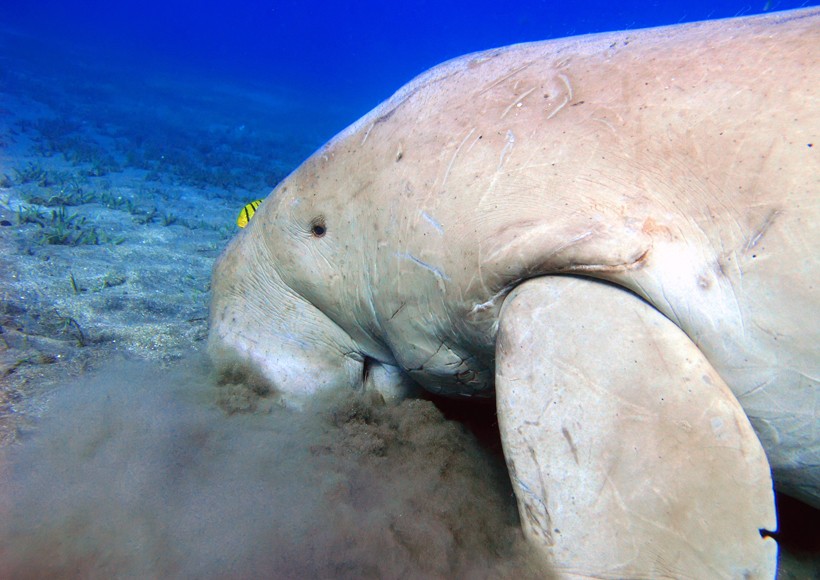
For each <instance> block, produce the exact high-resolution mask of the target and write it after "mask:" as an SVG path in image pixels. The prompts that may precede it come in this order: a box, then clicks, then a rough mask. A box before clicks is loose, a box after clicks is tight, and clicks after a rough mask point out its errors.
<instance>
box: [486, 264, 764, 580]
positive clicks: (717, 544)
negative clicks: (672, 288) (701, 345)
mask: <svg viewBox="0 0 820 580" xmlns="http://www.w3.org/2000/svg"><path fill="white" fill-rule="evenodd" d="M496 365H497V367H496V388H497V397H498V415H499V425H500V427H501V436H502V440H503V443H504V453H505V455H506V458H507V464H508V466H509V470H510V478H511V480H512V483H513V487H514V489H515V493H516V497H517V500H518V508H519V513H520V514H521V519H522V525H523V527H524V531H525V534H526V535H527V537H528V538H529V539H530V541H531V542H533V543H535V544H536V545H537V547H538V548H539V549H541V551H542V553H543V554H544V555H545V556H546V558H547V559H548V561H549V563H550V565H551V566H552V567H553V568H554V570H555V571H556V573H558V574H559V576H560V577H588V576H591V577H595V578H773V577H774V575H775V569H776V564H777V544H776V543H775V541H774V540H773V539H772V538H769V537H762V533H764V532H762V531H764V530H774V529H775V527H776V516H775V509H774V495H773V492H772V480H771V474H770V470H769V464H768V462H767V460H766V456H765V454H764V452H763V448H762V447H761V445H760V442H759V441H758V439H757V437H756V436H755V434H754V432H753V431H752V427H751V425H750V424H749V421H748V420H747V418H746V416H745V414H744V413H743V410H742V409H741V407H740V405H739V404H738V402H737V400H736V399H735V397H734V395H733V394H732V393H731V391H730V390H729V389H728V387H727V386H726V384H725V383H724V382H723V380H722V379H721V378H720V376H718V374H717V373H716V372H715V370H714V369H713V368H712V367H711V365H710V364H709V363H708V362H707V360H706V359H705V357H704V356H703V354H702V353H701V352H700V351H699V350H698V348H697V347H696V346H695V345H694V344H693V343H692V341H691V340H690V339H689V338H688V337H687V336H686V335H685V334H684V333H683V332H682V331H681V330H680V329H679V328H678V327H677V326H675V325H674V324H673V323H672V322H671V321H669V320H668V319H666V318H665V317H664V316H663V315H661V314H660V313H659V312H658V311H657V310H655V309H654V308H652V307H651V306H650V305H648V304H647V303H645V302H644V301H642V300H641V299H640V298H638V297H636V296H634V295H632V294H630V293H629V292H627V291H624V290H622V289H620V288H618V287H616V286H612V285H609V284H606V283H603V282H598V281H595V280H590V279H581V278H572V277H560V276H556V277H543V278H537V279H534V280H531V281H528V282H526V283H525V284H523V285H521V286H520V287H518V288H517V289H515V290H514V291H513V292H512V293H511V294H510V296H509V297H508V298H507V299H506V300H505V303H504V306H503V308H502V311H501V321H500V332H499V337H498V342H497V345H496Z"/></svg>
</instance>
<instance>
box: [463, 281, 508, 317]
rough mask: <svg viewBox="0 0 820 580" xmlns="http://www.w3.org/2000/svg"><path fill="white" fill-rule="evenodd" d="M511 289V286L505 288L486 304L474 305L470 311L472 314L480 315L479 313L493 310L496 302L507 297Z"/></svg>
mask: <svg viewBox="0 0 820 580" xmlns="http://www.w3.org/2000/svg"><path fill="white" fill-rule="evenodd" d="M510 289H511V288H510V286H504V287H503V288H502V289H501V290H499V291H498V292H496V293H495V294H494V295H493V296H492V297H491V298H490V299H489V300H487V301H486V302H482V303H481V304H474V305H473V307H472V308H471V309H470V314H478V313H479V312H484V311H485V310H487V309H489V308H492V307H493V306H494V305H495V302H496V300H498V299H499V298H501V297H502V296H506V295H507V293H509V291H510Z"/></svg>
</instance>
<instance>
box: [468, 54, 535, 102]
mask: <svg viewBox="0 0 820 580" xmlns="http://www.w3.org/2000/svg"><path fill="white" fill-rule="evenodd" d="M531 64H532V63H531V62H528V63H527V64H525V65H522V66H520V67H518V68H517V69H514V70H513V71H511V72H510V73H509V74H506V75H504V76H503V77H501V78H500V79H498V80H497V81H495V82H494V83H492V84H490V85H489V86H487V87H484V89H483V90H481V91H479V93H478V94H479V95H483V94H484V93H486V92H487V91H489V90H491V89H493V88H495V87H497V86H498V85H500V84H501V83H503V82H504V81H506V80H507V79H508V78H510V77H512V76H515V75H517V74H518V73H520V72H521V71H522V70H524V69H526V68H527V67H529V66H530V65H531Z"/></svg>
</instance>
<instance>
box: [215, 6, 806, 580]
mask: <svg viewBox="0 0 820 580" xmlns="http://www.w3.org/2000/svg"><path fill="white" fill-rule="evenodd" d="M819 59H820V11H818V10H817V9H808V10H802V11H795V12H785V13H781V14H773V15H769V16H763V17H754V18H746V19H736V20H726V21H714V22H706V23H698V24H691V25H682V26H676V27H669V28H659V29H653V30H645V31H630V32H620V33H612V34H603V35H592V36H586V37H578V38H570V39H564V40H557V41H547V42H539V43H532V44H525V45H516V46H511V47H507V48H502V49H498V50H492V51H488V52H483V53H477V54H473V55H468V56H465V57H462V58H459V59H456V60H453V61H450V62H448V63H445V64H443V65H441V66H439V67H436V68H434V69H432V70H431V71H429V72H427V73H425V74H424V75H422V76H420V77H419V78H417V79H416V80H414V81H413V82H411V83H410V84H409V85H407V86H406V87H404V88H403V89H402V90H401V91H399V92H398V93H397V94H396V95H395V96H393V97H392V98H391V99H390V100H388V101H387V102H385V103H384V104H382V105H381V106H379V107H378V108H377V109H376V110H374V111H373V112H372V113H370V114H369V115H367V116H366V117H364V118H363V119H361V120H360V121H359V122H357V123H356V124H354V125H353V126H351V127H350V128H348V129H347V130H346V131H344V132H343V133H342V134H340V135H339V136H337V137H336V138H335V139H333V140H332V141H331V142H330V143H328V144H327V145H326V146H325V147H324V148H322V149H321V150H320V151H318V152H317V153H316V154H315V155H314V156H312V157H311V158H310V159H309V160H307V161H306V162H305V163H304V164H303V165H302V166H301V167H300V168H299V169H297V170H296V171H295V172H294V173H293V174H292V175H291V176H289V177H288V178H287V179H286V180H285V181H284V182H283V183H282V184H280V185H279V186H278V187H277V188H276V189H275V190H274V192H273V193H272V194H271V195H270V197H269V198H268V199H267V200H266V201H265V202H264V203H263V204H262V206H261V207H260V208H259V210H258V212H257V214H256V216H255V217H254V218H253V220H252V221H251V223H250V225H249V226H248V228H246V229H245V230H244V231H243V232H242V233H241V234H240V235H239V236H237V237H236V238H235V239H234V240H233V242H232V243H231V244H230V246H229V247H228V249H227V250H226V251H225V253H224V254H223V255H222V257H221V258H220V260H219V262H218V264H217V266H216V268H215V271H214V279H213V285H212V290H213V302H212V310H211V335H210V349H211V352H212V353H213V355H214V357H215V358H216V360H218V361H222V363H223V364H227V363H225V361H226V360H227V361H230V362H239V363H241V364H243V365H244V366H245V367H247V368H249V369H250V370H252V371H253V372H255V373H256V374H258V375H261V376H262V377H264V378H265V379H267V380H268V381H269V382H270V383H271V384H272V385H274V386H275V387H276V388H277V389H278V390H279V391H281V392H282V393H283V395H284V396H286V397H289V398H291V399H298V398H300V397H304V396H309V395H310V394H311V393H313V392H316V391H318V390H321V389H328V388H340V387H357V386H359V385H362V384H372V385H373V386H375V387H376V388H379V389H381V390H383V391H385V392H396V391H397V390H398V389H399V388H400V387H401V386H403V385H404V384H405V383H406V382H407V377H412V379H415V381H416V382H417V383H418V384H420V385H422V386H423V387H425V388H427V389H430V390H432V391H435V392H439V393H444V394H447V395H452V396H465V395H467V396H472V395H476V396H491V395H493V393H494V385H495V386H496V387H497V392H498V395H497V396H498V405H499V416H500V421H501V429H502V437H503V439H504V445H505V453H506V454H507V459H508V464H509V465H510V469H511V478H512V480H513V483H514V486H515V489H516V495H517V498H518V501H519V507H520V511H521V513H522V521H523V523H524V526H525V531H527V533H528V536H529V537H530V538H531V539H532V541H533V542H535V543H536V544H537V545H539V546H541V547H542V548H543V551H544V553H545V555H546V556H547V557H548V558H549V559H551V561H552V562H553V564H554V565H555V566H556V568H557V569H558V571H559V572H561V573H565V574H566V575H569V576H572V575H581V576H583V575H585V574H588V575H595V574H604V575H606V574H610V575H614V576H620V575H623V574H627V575H630V574H638V575H640V574H648V575H650V576H655V575H658V574H671V575H676V574H678V573H681V571H683V570H685V571H687V573H692V574H693V576H695V577H697V576H698V573H697V572H696V570H697V568H696V567H693V566H695V565H694V564H692V562H693V561H695V560H697V561H699V562H702V565H703V568H702V569H701V570H702V571H706V572H704V573H706V574H707V575H708V576H710V577H717V576H720V575H723V576H727V577H732V576H734V575H736V574H740V571H742V572H743V573H749V574H751V575H753V576H754V575H760V576H766V575H769V574H770V573H771V570H772V568H771V566H772V561H773V557H774V556H773V554H774V548H773V544H774V543H773V542H772V541H771V540H770V539H763V538H761V537H760V534H759V533H757V530H758V529H772V528H773V527H774V526H775V523H774V521H773V518H774V516H773V511H772V509H773V508H772V500H771V480H770V479H768V465H767V464H766V457H765V456H764V455H763V453H762V452H761V451H760V444H759V443H758V439H759V441H760V442H761V443H762V447H763V449H765V452H766V455H767V456H768V461H769V462H770V463H771V466H772V468H773V470H774V474H775V481H776V483H777V484H778V485H781V486H782V487H783V489H784V490H785V491H786V492H788V493H791V494H794V495H797V496H798V497H801V498H802V499H804V500H807V501H809V502H811V503H814V505H818V504H820V468H818V464H819V463H820V452H819V451H818V421H817V404H818V397H817V376H818V370H819V369H818V361H820V356H818V345H820V336H819V334H820V332H818V328H820V325H818V312H820V304H819V302H820V299H819V298H818V290H817V281H818V279H820V276H818V274H819V272H818V265H817V259H816V251H817V248H818V246H820V236H819V235H818V221H819V220H820V204H819V203H818V199H820V198H819V197H818V149H820V141H818V133H819V132H820V104H819V103H818V101H817V96H816V91H817V89H818V87H819V86H820V67H818V60H819ZM738 402H739V404H740V406H738ZM741 407H742V409H741ZM747 417H748V420H749V421H751V425H752V426H753V427H754V431H752V430H751V429H750V428H749V426H748V425H749V423H748V421H747ZM625 421H627V422H629V423H628V424H626V423H624V422H625ZM727 429H728V430H727ZM642 446H643V447H642ZM716 450H719V451H716ZM724 451H725V452H726V453H727V454H729V455H731V457H729V455H727V456H726V457H724V456H722V455H721V456H718V455H719V454H720V453H723V452H724ZM715 453H718V455H715ZM622 461H623V462H629V461H638V463H635V464H632V463H630V464H629V465H632V467H630V468H625V469H624V472H623V473H622V474H620V475H619V469H620V467H617V468H616V465H617V466H620V465H621V462H622ZM613 462H614V463H613ZM623 465H626V463H624V464H623ZM636 470H637V471H636ZM664 470H666V471H664ZM688 474H691V481H689V480H687V476H688ZM619 478H620V479H619ZM682 480H686V481H682ZM639 482H644V483H645V484H646V485H645V487H641V485H643V483H640V484H639ZM646 482H651V483H646ZM675 486H678V487H675ZM607 490H609V491H607ZM585 494H586V495H585ZM653 494H654V495H653ZM651 497H655V499H654V500H651V499H650V498H651ZM556 498H558V499H556ZM579 498H580V499H579ZM584 498H586V499H584ZM559 500H560V501H559ZM687 502H688V503H687ZM640 510H649V511H647V512H640ZM698 510H703V511H702V513H701V512H700V511H698ZM639 512H640V513H639ZM613 514H616V515H613ZM681 514H686V515H685V517H684V516H683V515H681ZM738 514H740V515H738ZM573 518H575V519H573ZM579 518H581V520H579ZM583 518H588V519H591V520H595V522H596V525H597V523H598V522H602V523H601V524H600V525H601V526H603V527H602V528H601V529H600V530H599V529H598V528H596V527H595V526H593V525H592V523H591V522H587V523H585V522H584V521H583ZM744 518H746V519H744ZM755 518H757V519H755ZM724 520H725V521H726V522H728V524H727V525H728V527H729V528H730V529H731V530H735V528H742V527H743V526H744V525H745V524H743V523H742V522H746V521H747V520H748V529H747V530H746V531H744V532H742V534H741V535H742V536H743V537H742V538H741V537H738V539H734V540H733V539H731V538H729V537H727V536H726V535H725V533H724V531H723V529H722V528H721V522H724ZM607 522H609V523H607ZM610 524H611V527H610V528H607V527H606V526H607V525H610ZM641 526H648V528H647V530H644V532H641V531H639V529H638V528H640V527H641ZM561 528H563V530H562V529H561ZM753 528H754V529H753ZM596 530H597V531H596ZM658 530H662V531H663V533H667V532H669V534H671V535H670V536H669V537H666V536H664V539H661V540H657V545H651V544H652V543H653V542H655V540H654V539H653V538H656V537H660V536H658V534H661V535H663V534H662V533H661V532H659V531H658ZM718 530H719V531H718ZM613 531H614V532H616V533H617V534H618V535H619V536H623V537H625V538H633V539H630V540H629V541H626V543H625V544H623V545H621V544H618V541H620V540H618V541H616V540H611V541H610V540H606V538H611V537H612V536H611V535H610V534H611V533H612V532H613ZM752 532H753V533H752ZM641 533H645V534H646V538H649V539H646V540H645V541H644V540H640V539H634V538H641V537H643V536H641ZM711 533H714V534H715V535H716V536H717V535H720V537H721V540H720V541H719V542H718V541H717V540H716V539H715V537H710V534H711ZM726 533H734V532H733V531H732V532H726ZM738 533H739V534H740V532H738ZM596 534H597V535H596ZM653 534H655V535H653ZM743 534H745V535H743ZM698 535H700V536H703V538H702V539H703V542H702V543H703V546H706V547H703V546H701V545H700V544H698V542H696V541H695V540H693V538H695V537H696V536H698ZM698 541H700V540H698ZM604 543H608V544H613V545H614V544H617V546H615V547H612V546H609V545H607V546H606V547H605V548H601V549H600V550H598V548H600V547H601V546H600V545H599V544H601V545H602V544H604ZM696 544H697V545H696ZM713 544H723V546H722V547H721V548H720V549H717V548H715V550H718V552H719V553H718V552H715V553H713V554H710V553H709V550H711V549H712V548H713ZM726 546H729V547H726ZM733 546H738V548H737V552H732V550H734V547H733ZM740 546H743V548H742V549H741V548H740ZM747 548H748V550H747ZM720 550H723V551H720ZM744 550H746V551H744ZM689 552H691V554H690V553H689ZM593 553H595V554H597V555H594V554H593ZM690 560H691V561H690ZM716 562H718V563H719V564H716ZM721 566H722V567H721ZM712 572H714V575H713V574H712Z"/></svg>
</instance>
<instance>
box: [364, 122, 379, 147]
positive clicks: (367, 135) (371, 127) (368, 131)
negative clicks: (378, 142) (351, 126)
mask: <svg viewBox="0 0 820 580" xmlns="http://www.w3.org/2000/svg"><path fill="white" fill-rule="evenodd" d="M375 126H376V124H375V123H373V124H372V125H370V126H369V127H368V128H367V131H366V132H365V134H364V137H362V143H361V144H362V145H364V142H365V141H367V138H368V137H370V132H371V131H372V130H373V127H375Z"/></svg>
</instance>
